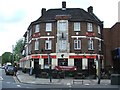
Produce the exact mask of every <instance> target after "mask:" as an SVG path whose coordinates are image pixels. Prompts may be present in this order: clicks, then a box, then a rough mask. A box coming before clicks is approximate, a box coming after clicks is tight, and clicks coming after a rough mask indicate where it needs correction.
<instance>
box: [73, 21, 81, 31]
mask: <svg viewBox="0 0 120 90" xmlns="http://www.w3.org/2000/svg"><path fill="white" fill-rule="evenodd" d="M74 31H80V22H74Z"/></svg>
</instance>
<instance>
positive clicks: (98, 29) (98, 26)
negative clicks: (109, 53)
mask: <svg viewBox="0 0 120 90" xmlns="http://www.w3.org/2000/svg"><path fill="white" fill-rule="evenodd" d="M98 33H99V34H101V32H100V26H98Z"/></svg>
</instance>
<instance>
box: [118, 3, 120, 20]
mask: <svg viewBox="0 0 120 90" xmlns="http://www.w3.org/2000/svg"><path fill="white" fill-rule="evenodd" d="M118 22H120V1H119V2H118Z"/></svg>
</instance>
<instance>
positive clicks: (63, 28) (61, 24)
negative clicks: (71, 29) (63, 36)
mask: <svg viewBox="0 0 120 90" xmlns="http://www.w3.org/2000/svg"><path fill="white" fill-rule="evenodd" d="M59 29H60V31H62V32H64V31H66V30H67V22H66V21H61V22H59Z"/></svg>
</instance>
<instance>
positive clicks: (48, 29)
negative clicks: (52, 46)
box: [46, 23, 52, 31]
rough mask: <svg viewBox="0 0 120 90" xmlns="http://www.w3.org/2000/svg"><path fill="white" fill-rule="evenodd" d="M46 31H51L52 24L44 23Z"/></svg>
mask: <svg viewBox="0 0 120 90" xmlns="http://www.w3.org/2000/svg"><path fill="white" fill-rule="evenodd" d="M46 31H52V23H46Z"/></svg>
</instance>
